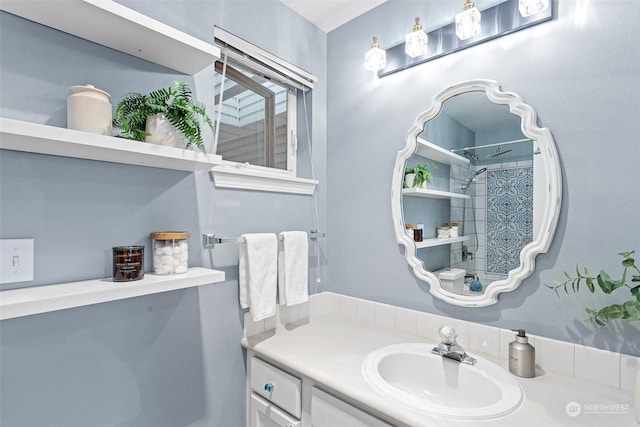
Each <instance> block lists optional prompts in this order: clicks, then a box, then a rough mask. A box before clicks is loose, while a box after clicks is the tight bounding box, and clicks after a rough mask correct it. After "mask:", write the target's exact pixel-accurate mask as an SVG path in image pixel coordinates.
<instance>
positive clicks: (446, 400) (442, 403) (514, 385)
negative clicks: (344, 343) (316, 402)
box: [362, 343, 524, 420]
mask: <svg viewBox="0 0 640 427" xmlns="http://www.w3.org/2000/svg"><path fill="white" fill-rule="evenodd" d="M433 347H434V346H433V345H429V344H425V343H406V344H395V345H390V346H386V347H382V348H379V349H378V350H375V351H373V352H372V353H370V354H369V355H368V356H367V357H366V359H365V360H364V363H363V365H362V373H363V375H364V377H365V379H366V380H367V382H368V383H369V385H371V387H373V388H374V389H376V390H377V391H378V392H380V393H381V394H382V395H384V396H385V397H386V398H388V399H390V400H393V401H394V403H397V404H398V405H404V406H405V407H408V408H410V409H413V410H415V411H418V412H421V413H425V414H429V415H436V416H440V417H445V418H455V419H466V420H484V419H490V418H496V417H500V416H503V415H506V414H509V413H511V412H513V411H515V410H516V409H518V407H519V406H520V404H521V403H522V402H523V400H524V394H523V391H522V387H520V384H519V383H518V381H516V380H515V378H513V377H512V375H511V374H510V373H509V372H508V371H507V370H505V369H503V368H501V367H499V366H498V365H496V364H494V363H492V362H490V361H488V360H486V359H483V358H481V357H478V356H476V355H473V357H475V358H476V359H477V361H478V362H477V363H476V364H475V365H467V364H464V363H460V362H457V361H455V360H451V359H447V358H445V357H442V356H437V355H434V354H431V349H432V348H433Z"/></svg>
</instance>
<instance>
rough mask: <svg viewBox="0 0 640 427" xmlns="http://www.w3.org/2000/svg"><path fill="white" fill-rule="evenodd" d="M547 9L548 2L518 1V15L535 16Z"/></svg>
mask: <svg viewBox="0 0 640 427" xmlns="http://www.w3.org/2000/svg"><path fill="white" fill-rule="evenodd" d="M548 8H549V0H520V1H519V2H518V10H519V11H520V15H522V16H524V17H527V16H531V15H535V14H536V13H539V12H542V11H543V10H547V9H548Z"/></svg>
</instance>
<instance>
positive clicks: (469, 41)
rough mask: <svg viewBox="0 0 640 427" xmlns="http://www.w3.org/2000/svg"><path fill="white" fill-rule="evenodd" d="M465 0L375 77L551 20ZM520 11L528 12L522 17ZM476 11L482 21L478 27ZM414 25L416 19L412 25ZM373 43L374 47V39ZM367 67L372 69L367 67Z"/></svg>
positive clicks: (516, 3) (548, 11) (542, 6)
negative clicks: (418, 46)
mask: <svg viewBox="0 0 640 427" xmlns="http://www.w3.org/2000/svg"><path fill="white" fill-rule="evenodd" d="M0 1H1V0H0ZM457 1H461V0H457ZM465 1H466V3H465V4H464V9H465V10H464V11H463V12H462V13H459V14H458V15H456V17H455V18H456V19H452V20H451V21H450V22H449V23H448V24H446V25H444V26H443V27H440V28H435V29H432V30H431V31H422V30H420V31H414V32H413V33H411V34H410V35H407V36H406V37H405V40H403V42H402V43H400V44H397V45H394V46H390V47H387V48H386V49H385V50H384V54H385V57H386V61H385V63H386V66H384V67H383V68H382V69H379V70H378V71H377V75H378V77H384V76H388V75H389V74H392V73H396V72H398V71H401V70H406V69H407V68H410V67H414V66H416V65H419V64H423V63H425V62H428V61H432V60H434V59H437V58H441V57H443V56H445V55H449V54H451V53H454V52H458V51H461V50H463V49H468V48H470V47H472V46H477V45H479V44H481V43H484V42H486V41H489V40H493V39H496V38H498V37H502V36H505V35H507V34H511V33H513V32H515V31H520V30H524V29H525V28H530V27H532V26H534V25H538V24H541V23H543V22H547V21H550V20H552V19H553V10H552V9H553V7H554V6H553V1H552V0H500V3H498V4H496V5H494V6H491V7H488V8H486V9H483V10H482V11H479V10H478V9H476V7H475V5H474V4H473V1H472V0H465ZM523 13H532V15H530V16H523ZM480 14H482V21H484V24H483V25H482V27H481V25H480ZM452 18H453V16H452ZM418 25H419V22H418V20H417V18H416V26H418ZM414 30H415V27H414ZM423 32H424V33H426V34H425V36H426V37H425V39H426V40H428V50H427V49H426V43H425V51H424V52H423V53H421V54H418V55H417V56H412V55H411V53H415V52H413V45H414V44H413V43H412V42H411V41H410V37H411V36H413V35H414V34H420V33H423ZM405 34H406V33H405ZM465 39H466V40H465ZM374 45H375V46H376V47H377V39H375V40H374ZM367 55H368V54H367ZM378 64H379V62H378ZM367 69H373V68H369V66H367Z"/></svg>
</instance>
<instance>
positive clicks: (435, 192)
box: [391, 80, 562, 307]
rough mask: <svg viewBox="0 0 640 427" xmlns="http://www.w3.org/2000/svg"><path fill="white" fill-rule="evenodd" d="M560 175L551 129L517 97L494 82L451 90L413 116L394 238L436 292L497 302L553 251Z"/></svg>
mask: <svg viewBox="0 0 640 427" xmlns="http://www.w3.org/2000/svg"><path fill="white" fill-rule="evenodd" d="M416 167H417V168H416ZM424 168H426V169H427V170H428V172H426V175H427V176H426V178H427V179H426V181H427V182H426V187H425V184H424V183H421V182H420V181H422V180H423V178H424V176H425V172H424ZM412 172H417V175H418V176H419V178H418V179H416V177H415V174H414V175H410V176H408V177H407V176H406V175H407V174H408V173H412ZM561 179H562V178H561V174H560V162H559V160H558V154H557V150H556V146H555V142H554V140H553V137H552V136H551V132H550V131H549V130H548V129H547V128H542V127H539V126H538V123H537V117H536V113H535V111H534V110H533V108H531V106H529V105H527V104H525V103H524V102H523V101H522V99H521V98H520V97H519V96H518V95H516V94H514V93H511V92H503V91H502V90H501V89H500V86H499V85H498V83H497V82H495V81H490V80H472V81H467V82H462V83H459V84H456V85H453V86H450V87H448V88H446V89H445V90H443V91H442V92H440V93H438V94H437V95H435V96H434V97H433V99H432V104H431V106H430V107H429V108H428V109H427V110H425V111H423V112H422V113H420V114H419V115H418V116H417V117H416V119H415V121H414V123H413V126H412V127H411V128H410V129H409V131H408V132H407V139H406V144H405V147H404V148H403V149H402V150H400V151H399V152H398V155H397V157H396V164H395V168H394V172H393V182H392V196H391V199H392V200H391V204H392V217H393V221H394V227H395V234H396V238H397V241H398V243H399V244H401V245H403V246H404V252H405V256H406V258H407V262H408V263H409V265H410V266H411V267H412V268H413V272H414V274H415V275H416V276H417V278H418V279H420V280H422V281H424V282H426V283H427V284H428V285H429V288H430V292H431V294H433V295H434V296H435V297H437V298H440V299H442V300H444V301H447V302H449V303H451V304H455V305H460V306H469V307H474V306H475V307H481V306H487V305H491V304H495V303H496V302H497V301H498V295H499V294H500V293H501V292H509V291H512V290H514V289H516V288H517V287H518V286H519V285H520V283H521V282H522V280H523V279H525V278H526V277H528V276H529V275H531V273H532V272H533V270H534V268H535V257H536V256H537V255H538V254H540V253H544V252H546V251H547V250H548V249H549V246H550V245H551V241H552V239H553V235H554V233H555V229H556V225H557V222H558V216H559V213H560V204H561V191H562V190H561V189H562V182H561Z"/></svg>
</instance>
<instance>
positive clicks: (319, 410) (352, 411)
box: [311, 387, 392, 427]
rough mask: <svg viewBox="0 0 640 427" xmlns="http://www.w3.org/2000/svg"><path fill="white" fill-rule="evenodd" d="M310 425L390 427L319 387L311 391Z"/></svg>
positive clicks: (328, 426) (326, 426)
mask: <svg viewBox="0 0 640 427" xmlns="http://www.w3.org/2000/svg"><path fill="white" fill-rule="evenodd" d="M311 425H312V427H338V426H349V427H392V426H391V424H387V423H385V422H384V421H382V420H379V419H378V418H376V417H374V416H372V415H369V414H367V413H366V412H364V411H362V410H361V409H358V408H356V407H355V406H351V405H350V404H348V403H347V402H344V401H342V400H340V399H338V398H337V397H335V396H332V395H330V394H328V393H325V392H324V391H322V390H320V389H319V388H316V387H313V390H312V392H311Z"/></svg>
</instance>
